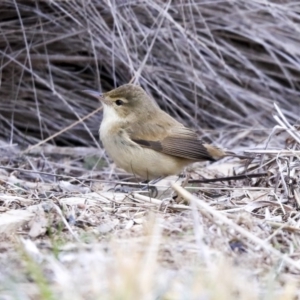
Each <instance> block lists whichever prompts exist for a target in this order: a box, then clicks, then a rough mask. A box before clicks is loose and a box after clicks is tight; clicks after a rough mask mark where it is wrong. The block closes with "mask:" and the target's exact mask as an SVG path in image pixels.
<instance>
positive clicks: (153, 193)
mask: <svg viewBox="0 0 300 300" xmlns="http://www.w3.org/2000/svg"><path fill="white" fill-rule="evenodd" d="M163 178H164V177H163V176H160V177H158V178H156V179H153V180H150V181H149V180H146V181H144V182H142V183H146V184H147V185H145V186H144V187H142V191H145V190H148V192H149V193H150V195H151V197H153V198H155V197H156V196H157V195H158V190H157V188H156V187H155V186H154V184H156V183H158V182H159V181H160V180H162V179H163Z"/></svg>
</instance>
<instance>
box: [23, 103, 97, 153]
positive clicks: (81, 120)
mask: <svg viewBox="0 0 300 300" xmlns="http://www.w3.org/2000/svg"><path fill="white" fill-rule="evenodd" d="M100 110H102V106H100V107H99V108H97V109H95V110H94V111H92V112H91V113H89V114H88V115H86V116H85V117H83V118H81V119H80V120H78V121H76V122H74V123H72V124H71V125H69V126H67V127H65V128H64V129H62V130H60V131H59V132H56V133H54V134H52V135H51V136H49V137H48V138H46V139H45V140H42V141H40V142H39V143H37V144H35V145H32V146H31V147H29V148H27V149H26V150H24V151H23V152H22V154H24V153H28V152H30V151H31V150H32V149H34V148H36V147H39V146H41V145H43V144H45V143H47V142H48V141H50V140H52V139H54V138H55V137H57V136H59V135H60V134H62V133H64V132H65V131H68V130H69V129H71V128H72V127H74V126H76V125H77V124H79V123H82V122H83V121H84V120H86V119H88V118H90V117H91V116H93V115H94V114H96V113H97V112H99V111H100Z"/></svg>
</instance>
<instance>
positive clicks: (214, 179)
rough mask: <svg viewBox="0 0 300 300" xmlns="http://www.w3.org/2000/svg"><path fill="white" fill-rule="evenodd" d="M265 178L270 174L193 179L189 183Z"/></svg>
mask: <svg viewBox="0 0 300 300" xmlns="http://www.w3.org/2000/svg"><path fill="white" fill-rule="evenodd" d="M264 176H268V173H267V172H264V173H257V174H241V175H236V176H228V177H220V178H211V179H192V180H189V181H188V183H210V182H218V181H229V180H242V179H250V178H257V177H264Z"/></svg>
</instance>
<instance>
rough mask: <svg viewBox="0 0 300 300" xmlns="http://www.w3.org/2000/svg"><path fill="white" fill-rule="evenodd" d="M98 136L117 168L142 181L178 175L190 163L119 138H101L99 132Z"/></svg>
mask: <svg viewBox="0 0 300 300" xmlns="http://www.w3.org/2000/svg"><path fill="white" fill-rule="evenodd" d="M100 136H101V140H102V143H103V145H104V148H105V150H106V151H107V153H108V155H109V156H110V157H111V159H112V160H113V161H114V162H115V164H116V165H117V166H118V167H120V168H122V169H124V170H125V171H127V172H128V173H132V174H134V175H136V176H139V177H142V178H144V179H154V178H158V177H161V176H168V175H174V174H179V173H180V172H181V171H182V169H183V168H184V167H185V166H186V165H188V164H189V163H191V161H189V160H187V159H183V158H178V157H177V158H175V157H174V156H170V155H166V154H163V153H160V152H157V151H154V150H151V149H147V148H142V147H141V146H139V145H137V144H135V143H133V142H131V141H128V142H127V141H126V139H122V138H120V136H114V137H113V136H107V135H105V136H103V135H101V132H100Z"/></svg>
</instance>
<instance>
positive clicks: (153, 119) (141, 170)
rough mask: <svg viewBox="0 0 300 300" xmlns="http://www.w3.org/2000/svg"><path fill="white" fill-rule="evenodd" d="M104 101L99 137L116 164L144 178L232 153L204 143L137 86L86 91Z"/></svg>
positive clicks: (165, 173)
mask: <svg viewBox="0 0 300 300" xmlns="http://www.w3.org/2000/svg"><path fill="white" fill-rule="evenodd" d="M87 92H88V93H89V94H91V95H93V96H96V97H98V98H99V99H100V100H101V102H102V103H103V109H104V112H103V120H102V123H101V126H100V138H101V140H102V142H103V145H104V147H105V149H106V151H107V152H108V154H109V155H110V156H111V158H112V159H113V160H114V162H115V163H116V165H118V166H119V167H121V168H123V169H124V170H126V171H127V172H130V173H134V174H136V175H138V176H140V177H143V178H145V179H153V178H157V177H160V176H168V175H173V174H178V173H180V172H181V170H182V169H183V168H184V167H185V166H187V165H188V164H191V163H193V162H196V161H202V160H210V161H214V160H218V159H220V158H223V157H225V156H227V155H232V153H229V152H226V151H224V150H222V149H220V148H217V147H215V146H212V145H209V144H205V143H203V141H202V140H200V139H199V138H198V137H197V134H196V132H195V131H194V130H192V129H189V128H187V127H185V126H184V125H183V124H181V123H180V122H178V121H176V120H175V119H174V118H172V117H171V116H170V115H168V114H167V113H165V112H164V111H162V110H161V109H160V108H159V107H158V105H157V104H156V103H155V102H154V101H153V100H152V99H151V98H150V97H149V96H148V95H147V93H146V92H145V91H144V90H143V89H142V88H141V87H139V86H136V85H132V84H125V85H123V86H120V87H118V88H116V89H114V90H112V91H110V92H107V93H105V94H102V95H101V94H100V93H98V92H94V91H87Z"/></svg>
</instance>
